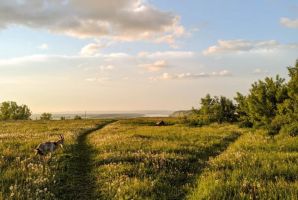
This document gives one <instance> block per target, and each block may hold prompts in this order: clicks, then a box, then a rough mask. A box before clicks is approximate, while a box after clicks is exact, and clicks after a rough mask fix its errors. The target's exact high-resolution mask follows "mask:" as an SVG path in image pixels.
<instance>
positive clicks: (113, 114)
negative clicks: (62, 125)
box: [31, 111, 172, 120]
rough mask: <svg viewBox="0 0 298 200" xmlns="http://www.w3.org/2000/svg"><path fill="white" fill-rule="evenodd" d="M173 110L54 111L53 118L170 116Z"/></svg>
mask: <svg viewBox="0 0 298 200" xmlns="http://www.w3.org/2000/svg"><path fill="white" fill-rule="evenodd" d="M171 113H172V111H147V112H146V111H140V112H127V113H125V112H119V113H117V112H110V113H109V112H107V113H95V112H92V113H91V112H89V113H88V112H87V113H86V114H85V113H82V112H78V113H53V115H52V116H53V119H54V120H59V119H60V118H61V117H64V118H65V119H73V118H74V117H75V116H76V115H78V116H80V117H82V118H83V119H84V118H87V119H99V118H136V117H168V116H169V115H170V114H171ZM39 118H40V114H33V115H32V116H31V119H33V120H38V119H39Z"/></svg>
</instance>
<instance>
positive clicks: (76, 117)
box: [73, 115, 82, 120]
mask: <svg viewBox="0 0 298 200" xmlns="http://www.w3.org/2000/svg"><path fill="white" fill-rule="evenodd" d="M73 119H74V120H81V119H82V117H81V116H79V115H76V116H74V118H73Z"/></svg>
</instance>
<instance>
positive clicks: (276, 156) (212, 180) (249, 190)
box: [189, 131, 298, 200]
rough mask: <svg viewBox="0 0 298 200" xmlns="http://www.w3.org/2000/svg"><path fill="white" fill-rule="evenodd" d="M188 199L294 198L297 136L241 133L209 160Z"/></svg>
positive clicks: (297, 178)
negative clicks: (219, 153)
mask: <svg viewBox="0 0 298 200" xmlns="http://www.w3.org/2000/svg"><path fill="white" fill-rule="evenodd" d="M189 199H193V200H198V199H212V200H216V199H264V200H265V199H266V200H267V199H289V200H296V199H298V138H297V137H289V136H286V135H279V136H276V137H275V138H274V139H272V138H271V137H267V136H265V135H264V133H263V132H262V131H257V132H254V133H248V134H245V135H243V136H242V137H241V138H240V139H239V140H238V141H237V142H236V143H234V144H233V145H231V146H230V147H229V148H228V150H227V151H226V152H224V153H223V154H221V155H219V156H218V157H216V158H215V159H213V160H211V161H210V162H209V167H208V168H207V169H206V170H204V173H203V174H202V175H201V176H200V178H199V179H198V187H197V189H195V190H194V192H193V193H192V194H191V195H189Z"/></svg>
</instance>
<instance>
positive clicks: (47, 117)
mask: <svg viewBox="0 0 298 200" xmlns="http://www.w3.org/2000/svg"><path fill="white" fill-rule="evenodd" d="M52 118H53V116H52V114H51V113H42V114H41V115H40V120H51V119H52Z"/></svg>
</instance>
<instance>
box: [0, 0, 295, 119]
mask: <svg viewBox="0 0 298 200" xmlns="http://www.w3.org/2000/svg"><path fill="white" fill-rule="evenodd" d="M297 30H298V2H293V1H290V0H285V1H272V0H261V1H259V0H258V1H257V0H253V1H245V2H244V1H236V0H232V1H218V0H212V1H208V2H207V1H202V0H189V1H186V2H181V1H178V0H164V1H158V0H110V1H94V0H84V1H82V0H65V1H48V0H30V1H28V0H2V1H1V2H0V51H1V54H0V90H1V95H0V102H2V101H8V100H9V101H16V102H17V103H18V104H26V105H28V106H29V108H30V109H31V110H32V112H33V113H42V112H55V113H57V112H66V111H67V112H69V111H71V112H74V111H85V110H87V111H97V110H99V111H136V110H171V111H176V110H188V109H191V107H193V106H194V107H197V106H198V105H199V101H200V98H201V97H203V96H205V95H206V94H207V93H210V94H211V95H217V96H219V95H224V96H227V97H229V98H232V97H233V96H235V93H236V92H237V91H239V92H242V93H244V94H245V93H247V92H248V89H249V88H250V85H251V84H252V83H253V82H254V81H257V80H258V79H263V78H264V77H266V76H275V75H276V74H280V75H281V76H282V77H285V78H286V77H287V68H286V67H287V66H290V65H294V63H295V60H296V59H297V58H298V53H297V52H298V33H297Z"/></svg>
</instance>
